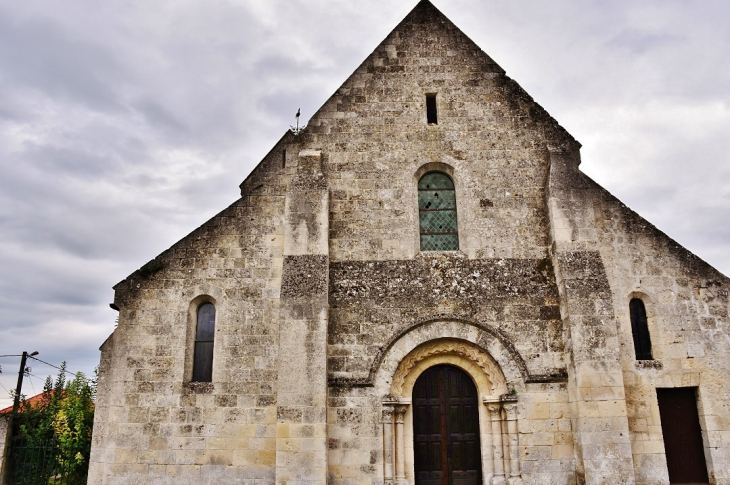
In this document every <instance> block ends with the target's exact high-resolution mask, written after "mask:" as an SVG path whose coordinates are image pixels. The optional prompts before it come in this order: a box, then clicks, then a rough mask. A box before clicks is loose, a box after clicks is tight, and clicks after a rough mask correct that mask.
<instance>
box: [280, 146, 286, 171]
mask: <svg viewBox="0 0 730 485" xmlns="http://www.w3.org/2000/svg"><path fill="white" fill-rule="evenodd" d="M281 168H286V150H283V151H282V152H281Z"/></svg>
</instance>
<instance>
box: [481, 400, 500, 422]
mask: <svg viewBox="0 0 730 485" xmlns="http://www.w3.org/2000/svg"><path fill="white" fill-rule="evenodd" d="M484 404H485V405H486V406H487V412H488V413H489V419H491V420H492V421H499V420H501V419H502V403H501V402H499V401H486V402H485V403H484Z"/></svg>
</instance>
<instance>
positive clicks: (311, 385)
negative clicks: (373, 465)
mask: <svg viewBox="0 0 730 485" xmlns="http://www.w3.org/2000/svg"><path fill="white" fill-rule="evenodd" d="M321 163H322V160H321V152H319V151H314V150H304V151H302V152H300V154H299V163H298V167H297V172H296V174H295V175H294V178H293V180H292V182H291V184H290V185H289V188H288V189H287V192H286V206H285V215H284V217H285V222H284V267H283V270H282V285H281V314H280V330H279V366H278V368H279V375H278V380H277V391H278V397H277V425H276V453H277V458H276V483H290V484H308V485H309V484H311V485H315V484H316V485H324V484H325V483H326V479H327V439H326V436H327V425H326V423H327V315H328V311H329V302H328V287H329V278H328V272H329V249H328V234H329V227H328V226H329V224H328V216H329V194H328V190H327V183H326V180H325V178H324V176H323V175H322V167H321Z"/></svg>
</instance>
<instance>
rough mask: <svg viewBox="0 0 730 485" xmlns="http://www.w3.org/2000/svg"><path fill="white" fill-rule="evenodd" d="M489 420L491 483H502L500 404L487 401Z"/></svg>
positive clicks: (502, 461)
mask: <svg viewBox="0 0 730 485" xmlns="http://www.w3.org/2000/svg"><path fill="white" fill-rule="evenodd" d="M487 411H489V420H490V421H491V423H492V459H493V463H494V477H493V478H492V483H493V484H497V485H502V484H504V460H503V452H502V404H501V403H499V402H488V403H487Z"/></svg>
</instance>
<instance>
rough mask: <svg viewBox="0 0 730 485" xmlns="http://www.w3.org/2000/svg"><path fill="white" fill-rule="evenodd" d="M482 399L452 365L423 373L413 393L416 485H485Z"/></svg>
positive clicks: (466, 376) (461, 372) (463, 374)
mask: <svg viewBox="0 0 730 485" xmlns="http://www.w3.org/2000/svg"><path fill="white" fill-rule="evenodd" d="M478 406H479V399H478V395H477V390H476V386H475V385H474V383H473V382H472V380H471V378H470V377H469V375H468V374H466V373H465V372H464V371H462V370H461V369H459V368H457V367H454V366H451V365H436V366H434V367H431V368H430V369H428V370H426V371H424V372H423V373H422V374H421V375H420V376H419V377H418V380H417V381H416V384H415V386H414V388H413V444H414V461H415V478H416V485H480V484H481V482H482V470H481V449H480V443H479V408H478Z"/></svg>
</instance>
